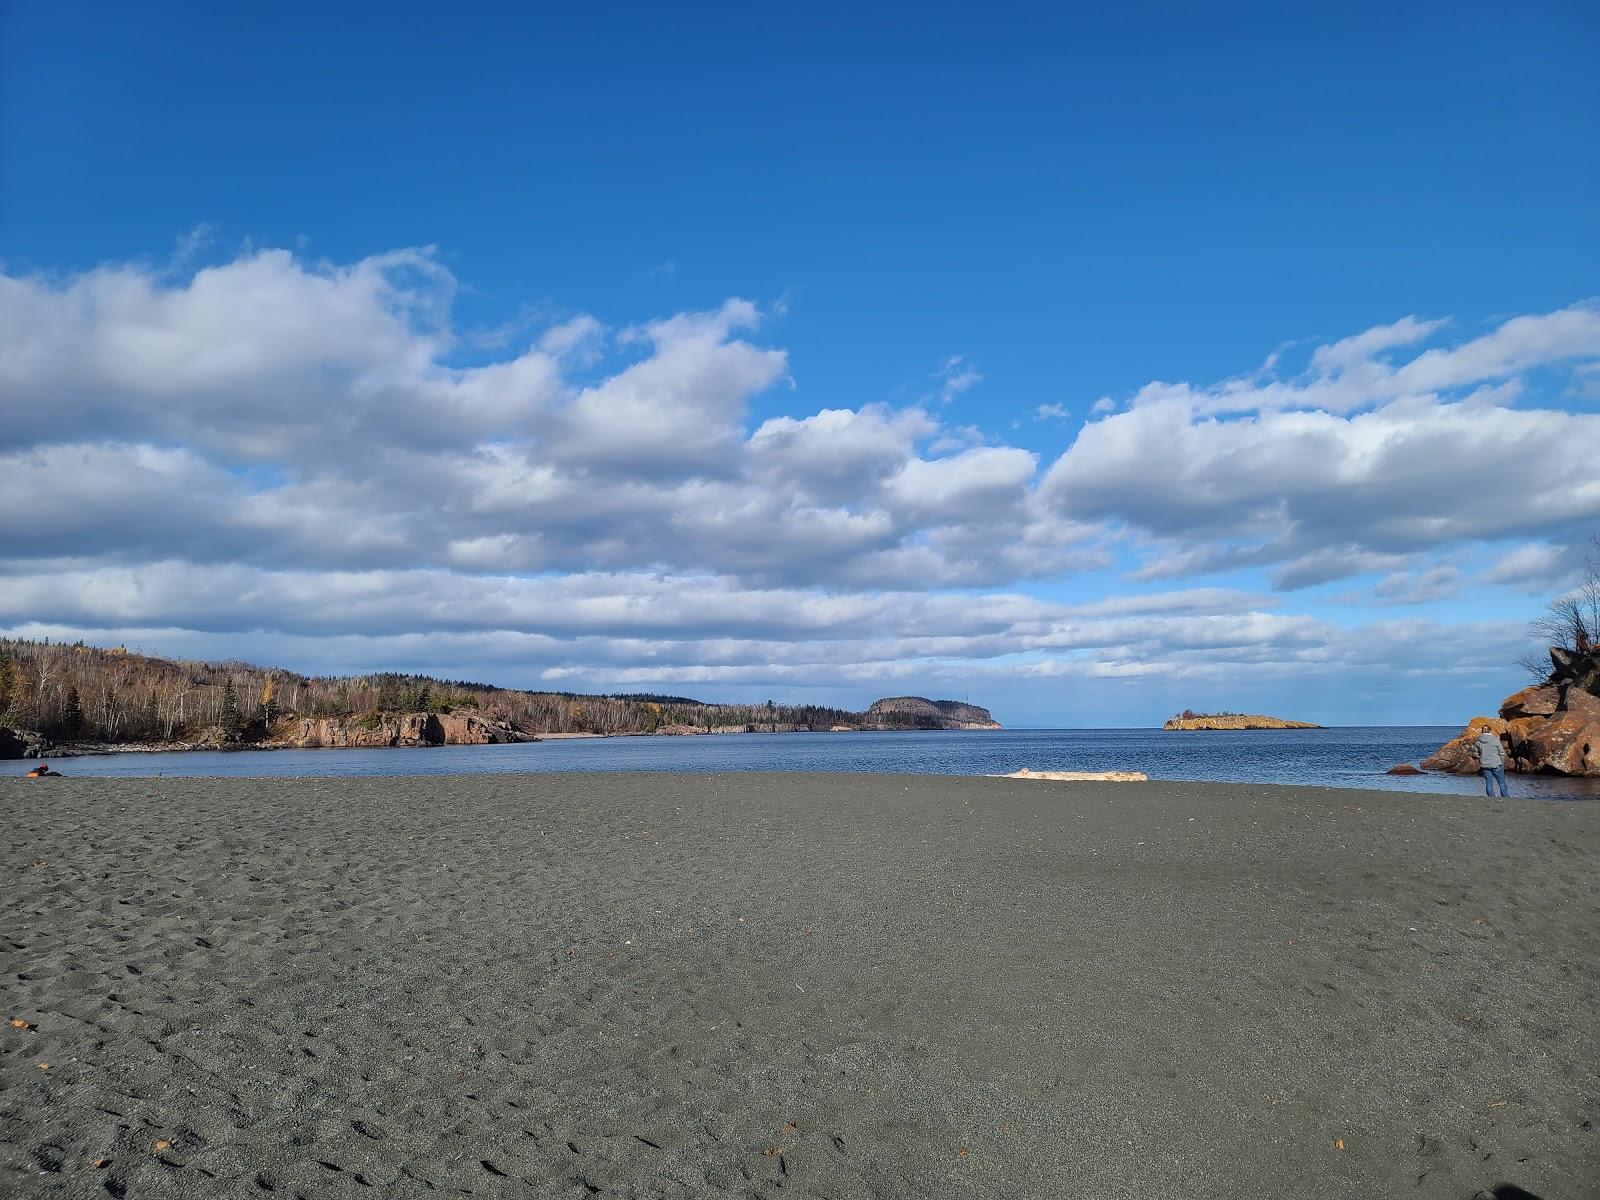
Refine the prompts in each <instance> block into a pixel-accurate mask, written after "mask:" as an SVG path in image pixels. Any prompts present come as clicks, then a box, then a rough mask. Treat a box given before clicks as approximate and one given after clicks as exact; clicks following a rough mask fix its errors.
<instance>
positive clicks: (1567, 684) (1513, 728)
mask: <svg viewBox="0 0 1600 1200" xmlns="http://www.w3.org/2000/svg"><path fill="white" fill-rule="evenodd" d="M1550 660H1551V664H1552V666H1553V667H1554V670H1552V671H1551V673H1550V677H1549V678H1548V679H1546V680H1545V681H1544V682H1543V683H1539V684H1535V685H1534V686H1533V687H1527V688H1523V689H1522V690H1521V691H1520V692H1517V693H1515V694H1514V695H1511V696H1507V697H1506V699H1505V702H1504V703H1503V704H1501V705H1500V716H1499V718H1495V717H1474V718H1473V719H1472V720H1471V721H1470V722H1468V723H1467V728H1466V730H1465V731H1464V732H1463V733H1462V734H1461V736H1460V737H1457V738H1455V739H1453V740H1452V741H1449V742H1447V743H1445V744H1444V745H1443V746H1441V747H1440V748H1439V750H1438V751H1437V752H1436V753H1435V754H1434V755H1433V756H1432V757H1430V758H1426V759H1424V760H1423V761H1422V765H1423V766H1424V767H1426V768H1427V769H1428V770H1430V771H1452V772H1455V773H1457V774H1463V775H1467V774H1471V773H1473V772H1474V771H1476V770H1478V755H1477V751H1476V750H1475V749H1474V748H1473V741H1474V740H1475V739H1476V738H1477V736H1478V734H1479V733H1480V732H1481V731H1482V730H1484V729H1488V730H1490V731H1491V732H1494V733H1498V734H1499V735H1500V741H1501V744H1502V745H1503V746H1504V747H1505V750H1506V767H1507V768H1508V769H1509V770H1511V771H1516V772H1520V773H1523V774H1533V773H1540V774H1546V775H1600V651H1593V650H1591V651H1588V652H1586V653H1583V654H1577V653H1574V652H1572V651H1570V650H1552V651H1551V652H1550Z"/></svg>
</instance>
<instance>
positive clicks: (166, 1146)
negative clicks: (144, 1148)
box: [151, 1138, 172, 1150]
mask: <svg viewBox="0 0 1600 1200" xmlns="http://www.w3.org/2000/svg"><path fill="white" fill-rule="evenodd" d="M151 1149H152V1150H171V1149H172V1143H171V1142H169V1141H168V1140H167V1139H166V1138H162V1139H161V1140H160V1141H159V1142H157V1143H156V1144H155V1145H154V1146H152V1147H151Z"/></svg>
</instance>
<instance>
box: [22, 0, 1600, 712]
mask: <svg viewBox="0 0 1600 1200" xmlns="http://www.w3.org/2000/svg"><path fill="white" fill-rule="evenodd" d="M0 14H3V16H0V21H3V25H0V35H3V36H0V273H3V280H4V283H5V285H6V286H5V290H4V291H3V292H0V296H3V297H4V300H3V302H0V388H3V390H0V407H4V408H5V409H7V410H13V411H10V412H8V413H7V414H6V415H7V416H8V418H10V419H9V420H8V424H9V425H11V426H13V427H14V428H15V427H20V428H21V430H22V435H21V436H20V437H19V438H18V439H17V440H16V441H15V442H14V444H13V446H12V447H11V449H10V451H8V452H6V454H7V455H9V457H10V458H11V462H10V464H9V469H7V470H5V471H4V472H3V473H0V502H4V503H3V506H0V580H4V581H6V582H7V583H9V584H10V586H8V587H0V625H4V626H5V627H7V628H10V629H12V630H14V631H18V632H40V631H44V630H50V631H53V632H54V633H55V634H57V635H61V634H69V633H70V634H71V635H73V636H80V635H81V636H85V637H87V638H89V639H91V640H101V641H104V640H108V639H109V640H124V639H125V640H129V641H130V644H140V645H144V646H146V647H147V648H150V649H152V650H158V651H170V652H176V653H192V654H196V655H205V656H216V657H228V656H231V655H234V654H244V655H248V656H249V657H253V658H257V659H260V660H264V661H273V662H281V663H284V664H285V665H290V666H294V667H298V668H300V669H303V670H308V671H311V670H345V669H351V670H360V669H369V668H375V667H381V666H396V667H406V666H416V667H419V668H426V669H431V670H435V671H439V672H442V673H447V674H465V675H472V676H475V677H482V678H488V679H492V680H494V681H497V682H505V683H511V684H525V685H534V686H538V685H541V684H548V685H550V686H562V687H573V688H577V687H596V688H604V689H606V690H613V689H616V688H625V687H634V686H637V687H650V688H664V687H668V686H670V687H671V688H672V689H673V690H681V691H688V692H691V693H694V694H700V695H705V696H707V697H710V698H720V697H726V698H744V697H760V698H765V697H766V696H768V695H772V694H776V695H779V696H785V697H792V698H795V699H827V700H833V701H836V702H841V703H848V704H858V703H864V702H865V701H867V700H870V699H871V698H873V697H874V696H876V695H879V694H885V693H890V692H898V691H904V690H917V691H924V692H929V693H938V694H950V693H954V692H956V691H970V692H971V693H972V695H973V697H974V699H978V700H988V701H991V702H992V704H991V706H992V707H994V708H995V710H996V712H997V714H998V715H999V716H1000V717H1001V718H1002V719H1003V720H1008V721H1010V722H1012V723H1017V724H1058V723H1059V724H1123V723H1135V724H1137V723H1146V722H1148V721H1151V720H1155V719H1158V718H1159V717H1161V716H1163V715H1165V714H1166V712H1167V711H1168V710H1170V709H1173V708H1181V707H1184V706H1185V705H1192V706H1195V707H1202V706H1212V705H1214V706H1227V707H1246V706H1260V707H1272V708H1276V709H1283V710H1289V711H1287V712H1286V715H1291V716H1305V717H1308V718H1310V719H1322V720H1327V721H1338V722H1351V723H1354V722H1358V721H1363V720H1373V721H1383V722H1409V721H1413V720H1415V721H1442V722H1454V721H1457V720H1460V719H1462V718H1464V717H1465V716H1466V715H1470V713H1471V712H1473V711H1482V710H1485V709H1487V708H1489V707H1492V705H1493V704H1494V703H1495V702H1496V701H1497V700H1498V699H1499V697H1500V696H1502V695H1503V694H1505V693H1506V692H1507V691H1510V690H1512V689H1513V688H1514V687H1515V686H1518V685H1519V680H1518V677H1517V672H1516V669H1515V667H1514V666H1512V665H1511V659H1513V658H1514V657H1515V655H1516V653H1517V652H1519V651H1520V650H1521V649H1523V648H1524V646H1523V643H1522V640H1521V629H1522V626H1523V625H1524V624H1525V622H1526V619H1527V617H1528V616H1529V615H1530V614H1531V613H1532V612H1533V611H1535V610H1536V609H1537V607H1538V606H1539V605H1540V604H1541V603H1542V602H1543V600H1544V599H1546V598H1548V596H1549V595H1551V594H1553V592H1554V591H1555V590H1557V589H1559V588H1560V587H1561V586H1563V584H1564V582H1565V581H1566V580H1567V579H1569V578H1570V574H1571V572H1572V570H1574V569H1575V567H1576V566H1577V565H1578V564H1579V563H1581V561H1582V557H1583V548H1584V546H1585V544H1586V543H1587V539H1588V537H1589V536H1590V534H1591V533H1592V532H1593V531H1595V530H1596V529H1600V495H1597V494H1596V492H1597V489H1600V480H1597V476H1600V471H1597V470H1596V468H1595V467H1594V466H1593V465H1592V464H1593V462H1594V457H1593V454H1592V453H1590V454H1589V455H1588V456H1587V458H1586V457H1585V456H1584V455H1583V454H1581V453H1578V452H1577V451H1576V450H1575V449H1574V447H1578V446H1582V445H1583V444H1584V440H1585V439H1586V438H1588V437H1590V436H1593V437H1594V438H1595V439H1596V440H1595V442H1593V443H1590V444H1600V432H1597V429H1600V426H1597V425H1596V423H1595V422H1596V420H1597V418H1596V410H1597V407H1600V372H1596V370H1595V369H1594V363H1595V362H1596V360H1597V359H1600V336H1597V334H1596V332H1595V326H1596V323H1597V319H1596V318H1595V316H1594V313H1595V310H1594V307H1593V297H1595V296H1596V294H1597V293H1600V282H1597V278H1596V276H1597V271H1596V265H1597V264H1600V223H1597V222H1596V221H1595V220H1594V219H1593V212H1594V209H1595V204H1596V200H1597V198H1600V82H1597V81H1596V78H1595V76H1596V73H1595V72H1594V71H1593V70H1592V64H1593V62H1594V61H1595V57H1596V52H1597V51H1600V14H1597V12H1596V10H1595V8H1594V6H1593V5H1590V4H1585V3H1578V2H1572V3H1547V4H1533V5H1524V6H1517V7H1516V8H1515V9H1514V10H1513V9H1510V8H1508V7H1507V6H1503V5H1494V6H1491V5H1473V4H1437V5H1435V4H1418V5H1412V6H1399V7H1396V6H1378V5H1348V6H1338V7H1330V8H1319V9H1317V10H1315V11H1312V10H1299V11H1296V10H1294V9H1293V8H1292V7H1291V6H1283V5H1233V6H1215V7H1212V8H1210V9H1208V10H1207V11H1205V12H1198V11H1190V10H1181V9H1178V8H1177V7H1176V6H1173V7H1168V6H1145V7H1139V6H1123V7H1122V8H1120V9H1119V10H1118V11H1117V12H1114V13H1111V12H1106V13H1094V14H1086V13H1081V12H1073V11H1058V12H1054V13H1041V12H1036V11H1029V10H1025V9H1013V10H1006V9H1000V8H996V7H994V6H988V7H985V8H983V9H981V10H978V9H972V8H959V9H958V8H939V7H933V6H924V7H921V8H919V9H917V10H916V11H915V12H914V13H913V12H912V11H911V10H896V9H889V8H875V9H867V10H863V9H862V8H861V7H860V6H848V7H840V8H837V9H833V10H828V9H825V8H821V7H810V8H807V9H804V10H794V11H793V12H788V13H766V12H759V11H751V9H750V8H749V7H748V6H738V7H727V8H717V7H712V6H700V7H698V8H697V9H696V10H695V11H694V12H693V13H685V12H681V11H670V10H664V9H661V8H659V7H658V6H638V7H632V6H611V7H605V8H592V9H587V10H585V11H584V12H582V13H577V12H554V11H540V10H534V9H530V8H527V7H526V6H504V7H499V6H489V5H485V6H476V7H474V8H473V9H472V10H471V11H470V12H465V13H463V12H460V11H456V10H454V9H451V10H446V9H443V8H433V7H425V6H407V5H394V4H389V5H383V6H348V7H339V8H338V9H336V10H330V9H329V8H328V7H327V6H316V7H312V6H297V5H292V4H291V5H279V6H275V7H272V8H267V9H256V10H253V11H232V10H221V9H217V8H216V7H215V6H204V5H187V4H161V5H151V6H107V5H73V4H56V5H49V6H44V5H33V6H25V5H20V4H12V5H5V6H3V7H0ZM695 314H701V315H700V316H698V317H697V316H695ZM1408 319H1410V321H1409V323H1407V322H1408ZM1368 331H1373V332H1371V333H1369V332H1368ZM1359 335H1366V337H1365V340H1363V341H1358V342H1352V341H1350V339H1355V338H1357V337H1358V336H1359ZM1319 348H1322V349H1319ZM1274 355H1276V356H1277V357H1276V358H1275V359H1272V360H1271V366H1270V367H1269V366H1267V365H1266V364H1267V363H1268V362H1269V357H1270V356H1274ZM1159 383H1164V384H1166V385H1169V386H1166V387H1158V386H1153V385H1156V384H1159ZM1097 405H1098V406H1099V407H1098V409H1097V408H1096V406H1097ZM830 414H832V415H830ZM630 432H631V433H632V434H634V435H636V436H634V437H632V438H631V440H630V438H629V437H625V436H623V435H624V434H627V433H630ZM1029 455H1032V456H1033V457H1032V458H1031V459H1030V458H1029V457H1028V456H1029ZM0 457H4V455H0ZM0 465H4V464H0ZM6 479H9V480H10V483H9V488H10V489H11V494H10V495H9V496H8V495H7V494H6V491H7V488H8V484H7V482H6ZM7 514H9V517H8V516H7ZM311 531H317V532H318V534H319V536H315V537H313V536H311V535H310V532H311ZM7 595H9V598H7ZM486 596H488V597H493V601H492V603H491V602H489V601H488V600H486V599H485V597H486ZM323 609H326V611H323ZM290 611H292V612H293V613H294V614H295V616H294V617H293V619H290V618H287V617H285V616H284V614H285V613H286V612H290ZM1446 668H1447V669H1446Z"/></svg>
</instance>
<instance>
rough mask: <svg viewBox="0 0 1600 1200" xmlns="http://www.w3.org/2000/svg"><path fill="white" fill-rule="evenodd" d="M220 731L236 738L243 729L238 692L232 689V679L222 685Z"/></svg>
mask: <svg viewBox="0 0 1600 1200" xmlns="http://www.w3.org/2000/svg"><path fill="white" fill-rule="evenodd" d="M220 724H221V725H222V732H223V733H224V734H225V735H226V736H227V737H229V738H236V737H238V736H239V733H240V731H241V730H242V729H244V718H243V717H241V716H240V715H239V693H238V692H236V691H234V688H233V679H232V678H231V677H230V678H229V680H228V682H227V683H225V684H223V686H222V718H221V721H220Z"/></svg>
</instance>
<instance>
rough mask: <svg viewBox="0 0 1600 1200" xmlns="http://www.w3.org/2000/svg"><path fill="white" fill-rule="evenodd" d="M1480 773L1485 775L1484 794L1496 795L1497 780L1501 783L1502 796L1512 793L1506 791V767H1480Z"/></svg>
mask: <svg viewBox="0 0 1600 1200" xmlns="http://www.w3.org/2000/svg"><path fill="white" fill-rule="evenodd" d="M1478 774H1479V775H1482V776H1483V794H1484V795H1485V796H1492V795H1494V785H1495V783H1496V781H1498V782H1499V784H1500V794H1501V795H1502V796H1509V795H1510V794H1511V793H1510V792H1508V791H1506V769H1505V768H1504V767H1479V768H1478Z"/></svg>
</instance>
